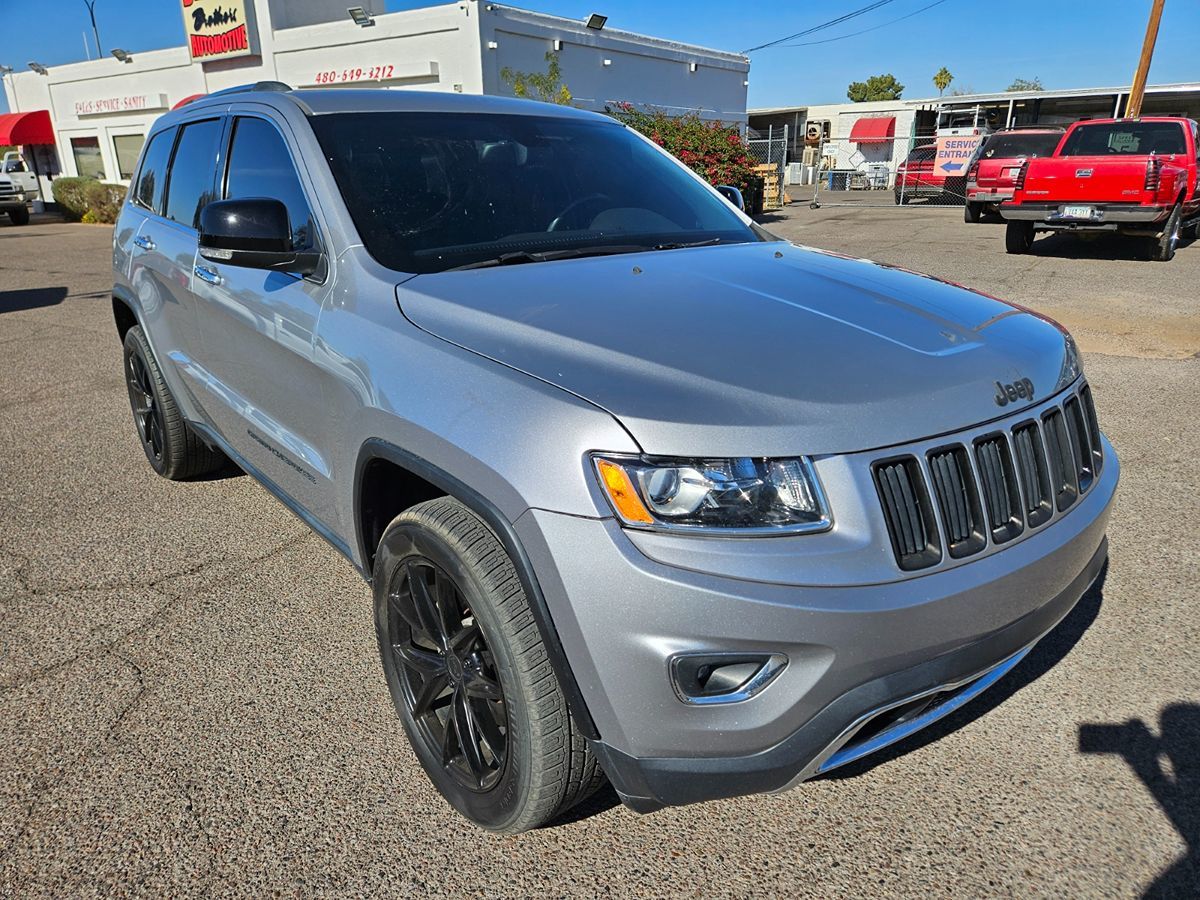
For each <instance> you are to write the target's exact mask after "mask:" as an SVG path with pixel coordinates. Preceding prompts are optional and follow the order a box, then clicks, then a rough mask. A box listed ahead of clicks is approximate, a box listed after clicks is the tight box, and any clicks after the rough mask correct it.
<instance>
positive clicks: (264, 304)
mask: <svg viewBox="0 0 1200 900" xmlns="http://www.w3.org/2000/svg"><path fill="white" fill-rule="evenodd" d="M287 127H288V126H287V124H286V122H284V121H282V120H281V119H280V120H277V119H275V118H274V117H273V116H272V115H271V114H270V113H269V112H266V111H264V112H261V113H259V112H253V113H252V112H237V111H236V110H235V111H234V113H233V115H232V117H231V127H230V134H229V151H228V159H227V164H226V167H225V170H224V171H223V172H222V178H221V181H220V184H219V185H218V191H217V193H218V196H220V197H221V198H223V199H238V198H246V197H272V198H274V199H277V200H280V201H282V202H283V204H284V205H285V206H286V207H287V210H288V219H289V221H290V223H291V227H292V242H293V246H294V247H295V248H296V249H298V250H299V249H314V248H316V249H319V248H320V247H321V246H322V239H321V236H320V233H319V228H318V225H317V217H316V216H315V215H314V209H315V204H313V203H312V202H311V201H310V199H309V192H308V191H307V190H306V188H305V184H304V182H303V180H302V178H301V175H300V172H301V167H300V166H298V165H297V160H296V159H295V157H294V155H293V153H292V152H291V150H290V148H289V143H288V141H287V139H286V138H285V136H284V135H285V130H286V129H287ZM195 271H196V279H195V292H196V297H197V300H198V302H199V304H200V305H201V312H200V319H201V327H202V330H203V333H204V341H205V346H206V349H207V351H208V357H207V358H208V360H209V362H210V372H209V375H210V376H211V379H212V390H213V394H214V398H215V402H214V404H213V407H212V409H211V414H212V416H213V419H214V421H215V422H216V423H217V425H218V427H219V429H220V430H221V433H222V434H223V435H224V436H225V438H226V440H227V441H228V442H229V444H230V445H231V446H232V447H233V449H234V450H236V451H237V452H238V453H239V454H241V455H242V456H243V457H244V459H245V461H246V462H248V463H250V464H251V465H253V466H254V467H256V468H257V469H259V471H260V472H261V473H262V474H263V475H265V476H266V479H267V480H268V481H269V482H271V483H272V484H273V485H274V486H275V487H276V488H278V489H280V490H281V491H282V492H283V493H284V494H286V495H288V496H289V497H291V498H292V499H293V500H295V501H297V502H298V504H299V505H300V506H301V507H303V508H304V509H306V510H308V511H310V512H312V513H313V514H314V515H316V516H317V517H318V518H319V519H322V520H323V521H325V522H331V521H333V520H334V518H333V506H332V486H331V483H330V471H329V462H328V457H327V455H326V451H325V440H324V438H325V434H326V432H327V429H328V421H329V416H328V413H327V410H326V408H325V403H324V396H323V388H322V379H321V370H320V369H319V368H318V367H317V366H316V365H315V364H314V361H313V341H314V335H315V332H316V328H317V319H318V317H319V315H320V311H321V303H322V301H323V300H324V298H325V296H326V294H327V293H328V291H329V285H330V282H331V279H330V278H328V277H325V276H324V275H322V276H321V277H317V276H313V277H309V278H304V277H301V276H299V275H293V274H290V273H287V272H269V271H265V270H263V269H248V268H243V267H239V266H231V265H227V264H222V263H216V262H212V261H211V260H206V259H204V258H203V257H200V258H198V259H197V261H196V270H195Z"/></svg>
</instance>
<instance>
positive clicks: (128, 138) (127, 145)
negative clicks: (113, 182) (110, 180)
mask: <svg viewBox="0 0 1200 900" xmlns="http://www.w3.org/2000/svg"><path fill="white" fill-rule="evenodd" d="M145 142H146V136H145V135H144V134H118V135H117V136H116V137H114V138H113V150H115V151H116V155H117V177H118V178H120V179H121V180H122V181H128V180H129V179H130V178H132V177H133V170H134V168H136V167H137V158H138V154H139V153H141V152H142V144H144V143H145Z"/></svg>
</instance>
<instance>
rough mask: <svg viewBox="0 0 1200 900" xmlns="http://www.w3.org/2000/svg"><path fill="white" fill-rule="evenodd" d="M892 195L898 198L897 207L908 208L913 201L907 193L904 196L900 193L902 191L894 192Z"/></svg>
mask: <svg viewBox="0 0 1200 900" xmlns="http://www.w3.org/2000/svg"><path fill="white" fill-rule="evenodd" d="M892 193H893V195H894V196H895V197H896V205H897V206H907V205H908V201H909V200H911V199H912V196H911V195H910V194H907V193H905V194H902V193H900V191H893V192H892Z"/></svg>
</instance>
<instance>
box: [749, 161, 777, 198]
mask: <svg viewBox="0 0 1200 900" xmlns="http://www.w3.org/2000/svg"><path fill="white" fill-rule="evenodd" d="M753 171H754V174H755V175H757V176H758V177H759V178H761V179H762V180H763V209H782V208H783V204H784V199H783V178H782V176H781V175H780V172H779V166H775V165H771V164H770V163H763V164H762V165H760V166H755V167H754V170H753Z"/></svg>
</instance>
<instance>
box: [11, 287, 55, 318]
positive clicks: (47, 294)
mask: <svg viewBox="0 0 1200 900" xmlns="http://www.w3.org/2000/svg"><path fill="white" fill-rule="evenodd" d="M67 293H68V291H67V289H66V288H65V287H43V288H26V289H25V290H21V291H0V314H2V313H9V312H22V311H23V310H27V309H39V308H41V307H43V306H57V305H58V304H59V303H62V302H63V300H65V299H66V298H67Z"/></svg>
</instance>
